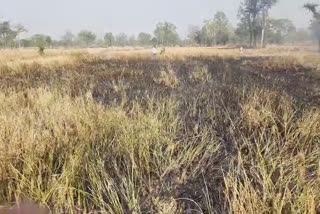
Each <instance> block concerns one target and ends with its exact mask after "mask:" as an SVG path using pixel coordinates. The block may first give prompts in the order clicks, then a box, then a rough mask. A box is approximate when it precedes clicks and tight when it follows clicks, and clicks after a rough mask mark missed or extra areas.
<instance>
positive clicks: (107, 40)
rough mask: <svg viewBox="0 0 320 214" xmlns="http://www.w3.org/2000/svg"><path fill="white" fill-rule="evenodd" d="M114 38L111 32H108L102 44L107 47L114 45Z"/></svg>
mask: <svg viewBox="0 0 320 214" xmlns="http://www.w3.org/2000/svg"><path fill="white" fill-rule="evenodd" d="M114 40H115V39H114V36H113V34H112V33H111V32H109V33H106V34H105V35H104V42H105V44H106V45H107V46H109V47H110V46H113V45H114Z"/></svg>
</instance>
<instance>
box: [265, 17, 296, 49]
mask: <svg viewBox="0 0 320 214" xmlns="http://www.w3.org/2000/svg"><path fill="white" fill-rule="evenodd" d="M266 25H267V31H266V36H267V41H268V43H273V44H281V43H283V42H284V40H285V39H287V38H288V37H289V35H290V34H291V33H293V32H295V31H296V27H295V26H294V24H293V23H292V21H291V20H289V19H269V20H268V22H267V24H266Z"/></svg>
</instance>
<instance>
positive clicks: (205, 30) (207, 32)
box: [201, 20, 217, 46]
mask: <svg viewBox="0 0 320 214" xmlns="http://www.w3.org/2000/svg"><path fill="white" fill-rule="evenodd" d="M216 33H217V25H216V23H215V22H214V20H205V21H204V26H203V27H202V29H201V43H202V44H205V45H207V46H212V45H216V43H217V42H216Z"/></svg>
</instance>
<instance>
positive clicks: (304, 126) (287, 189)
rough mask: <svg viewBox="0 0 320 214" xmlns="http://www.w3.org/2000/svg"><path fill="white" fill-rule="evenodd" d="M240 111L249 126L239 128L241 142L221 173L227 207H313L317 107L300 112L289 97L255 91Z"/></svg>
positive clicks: (317, 192)
mask: <svg viewBox="0 0 320 214" xmlns="http://www.w3.org/2000/svg"><path fill="white" fill-rule="evenodd" d="M311 114H312V118H311ZM242 115H243V116H242V118H243V119H242V122H241V123H244V124H242V125H243V126H245V127H247V128H248V129H250V131H247V132H246V133H245V134H243V133H242V134H241V138H242V139H243V145H239V149H238V150H237V152H236V154H235V156H234V157H233V160H232V161H230V166H229V167H230V168H229V169H228V172H227V173H225V176H224V182H225V186H226V188H225V195H226V198H227V202H228V210H229V211H230V212H231V213H318V212H319V208H320V207H319V205H320V189H319V187H320V177H319V169H320V168H319V167H320V165H319V160H320V147H319V136H320V129H319V128H320V126H319V121H320V117H319V109H310V110H306V111H305V112H303V113H302V114H300V115H299V114H298V112H297V111H295V110H294V106H293V104H292V100H290V99H289V98H286V97H284V96H279V94H277V93H274V92H257V91H256V92H255V93H254V94H252V95H251V96H250V98H249V99H248V100H247V102H246V103H245V104H244V105H243V108H242ZM249 133H250V134H249Z"/></svg>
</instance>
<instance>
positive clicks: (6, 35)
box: [0, 21, 18, 48]
mask: <svg viewBox="0 0 320 214" xmlns="http://www.w3.org/2000/svg"><path fill="white" fill-rule="evenodd" d="M17 35H18V32H17V31H15V30H14V29H13V28H12V26H11V24H10V22H9V21H4V22H1V23H0V42H1V44H2V46H3V47H5V48H7V47H9V46H12V45H13V41H14V39H15V38H16V37H17Z"/></svg>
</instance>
